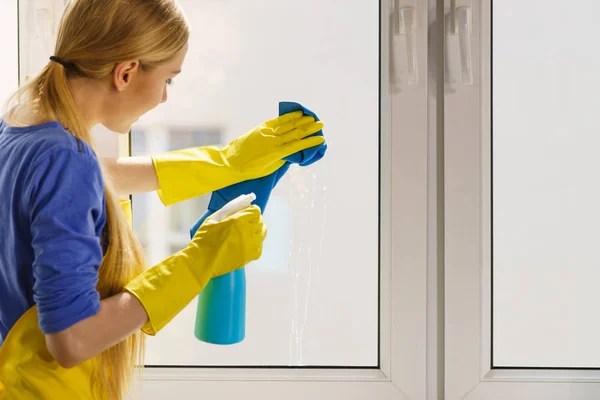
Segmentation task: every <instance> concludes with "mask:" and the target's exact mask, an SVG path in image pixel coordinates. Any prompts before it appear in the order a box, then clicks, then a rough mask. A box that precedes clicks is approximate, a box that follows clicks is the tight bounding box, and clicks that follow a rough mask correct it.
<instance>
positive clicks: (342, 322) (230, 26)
mask: <svg viewBox="0 0 600 400" xmlns="http://www.w3.org/2000/svg"><path fill="white" fill-rule="evenodd" d="M180 3H181V4H182V6H183V8H184V10H185V11H186V13H187V16H188V19H189V21H190V23H191V25H192V29H193V34H192V39H191V43H190V50H189V53H188V56H187V59H186V63H185V64H184V68H183V69H184V72H183V74H182V75H181V76H180V77H177V78H176V79H175V85H174V86H173V87H172V88H169V100H168V102H167V103H165V104H162V105H160V106H159V107H158V108H157V109H156V110H153V111H152V112H150V113H149V114H148V115H146V116H144V117H143V118H142V119H140V121H139V123H138V124H137V125H136V126H135V128H134V130H133V134H132V153H133V155H141V154H152V153H157V152H162V151H166V150H170V149H175V148H181V147H189V146H194V145H206V144H226V143H228V142H229V141H230V140H232V139H234V138H235V137H237V136H239V135H241V134H243V133H244V132H246V131H247V130H249V129H251V128H252V127H254V126H255V125H256V124H258V123H261V122H263V121H265V120H267V119H271V118H274V117H275V116H277V112H278V102H279V101H283V100H288V101H297V102H300V103H302V104H303V105H305V106H307V107H308V108H311V109H313V110H314V111H315V112H317V113H318V115H319V117H321V118H322V119H323V120H324V121H325V123H326V129H325V135H326V137H327V139H328V143H329V149H328V152H327V155H326V156H325V158H324V159H323V160H321V161H320V162H318V163H316V164H314V165H312V166H310V167H297V168H291V170H290V171H289V172H288V173H287V175H286V176H285V177H284V178H283V179H282V180H281V181H280V183H279V184H278V186H277V188H276V189H275V191H274V192H273V194H272V197H271V199H270V201H269V204H268V207H267V210H266V213H265V221H266V223H267V225H268V227H269V235H268V238H267V241H266V243H265V250H264V254H263V257H262V259H261V260H259V261H258V262H255V263H253V264H251V265H249V266H247V268H246V273H247V311H246V312H247V316H246V339H245V340H244V341H243V342H241V343H239V344H236V345H232V346H216V345H210V344H206V343H203V342H201V341H198V340H197V339H196V338H195V337H194V334H193V331H194V319H195V313H196V301H194V302H192V304H190V305H189V306H188V307H187V308H186V310H185V311H184V312H182V313H181V314H180V315H179V316H178V317H176V318H175V320H174V321H173V322H172V323H171V324H170V325H169V326H167V327H166V328H165V329H164V330H163V331H162V332H161V333H160V334H159V335H158V336H156V337H152V338H149V345H148V353H147V358H146V363H147V364H148V365H199V366H202V365H281V366H286V365H293V366H297V365H315V366H326V365H332V366H376V365H377V348H378V343H377V340H378V337H377V331H378V326H377V321H378V218H379V217H378V176H379V163H378V154H379V153H378V146H379V138H378V132H379V120H378V107H379V97H378V96H379V90H378V87H379V65H378V53H379V5H378V3H377V2H375V3H373V2H354V3H352V5H351V6H350V5H349V3H348V2H343V1H327V2H322V1H316V0H312V1H309V2H281V1H276V0H261V1H254V2H242V1H237V2H234V3H231V2H219V1H192V0H184V1H180ZM207 201H208V196H205V197H202V198H199V199H193V200H189V201H187V202H185V203H182V204H177V205H174V206H171V207H167V208H165V207H163V206H162V204H161V203H160V201H159V200H158V197H157V196H156V194H155V193H152V194H147V195H136V196H134V199H133V202H134V210H133V215H134V224H135V230H136V233H137V234H138V236H139V237H140V239H141V240H142V243H143V244H144V247H145V249H146V253H147V263H148V265H153V264H154V263H156V262H158V261H160V260H161V259H163V258H165V257H167V256H168V255H169V254H171V253H172V252H174V251H176V250H178V249H180V248H182V247H184V246H185V245H186V244H187V243H188V242H189V233H188V231H189V228H190V227H191V226H192V225H193V223H194V222H195V221H196V219H197V218H198V217H200V216H201V215H202V213H203V212H204V211H205V209H206V204H207Z"/></svg>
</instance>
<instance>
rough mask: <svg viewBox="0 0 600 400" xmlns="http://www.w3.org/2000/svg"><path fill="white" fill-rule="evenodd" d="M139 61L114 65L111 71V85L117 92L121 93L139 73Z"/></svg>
mask: <svg viewBox="0 0 600 400" xmlns="http://www.w3.org/2000/svg"><path fill="white" fill-rule="evenodd" d="M139 69H140V62H139V61H137V60H136V61H125V62H121V63H118V64H117V65H115V69H114V70H113V83H114V85H115V88H116V89H117V91H118V92H122V91H123V90H125V89H126V88H127V86H129V84H130V82H131V79H132V78H133V76H134V75H136V74H137V73H138V72H139Z"/></svg>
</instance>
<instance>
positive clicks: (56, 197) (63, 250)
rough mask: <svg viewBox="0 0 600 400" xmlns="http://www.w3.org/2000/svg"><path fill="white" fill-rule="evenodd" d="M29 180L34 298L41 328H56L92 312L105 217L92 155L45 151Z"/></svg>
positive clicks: (96, 296) (96, 303)
mask: <svg viewBox="0 0 600 400" xmlns="http://www.w3.org/2000/svg"><path fill="white" fill-rule="evenodd" d="M34 168H35V170H34V174H33V175H32V177H33V178H32V184H31V185H30V207H31V208H30V210H31V214H30V221H31V234H32V247H33V251H34V262H33V276H34V286H33V299H34V301H35V303H36V304H37V307H38V315H39V324H40V328H41V330H42V331H43V332H44V333H46V334H48V333H56V332H60V331H62V330H64V329H67V328H68V327H70V326H72V325H74V324H75V323H77V322H79V321H81V320H83V319H85V318H87V317H90V316H92V315H95V314H96V313H97V312H98V311H99V309H100V298H99V294H98V292H97V290H96V284H97V282H98V269H99V267H100V264H101V262H102V247H101V244H100V233H101V231H102V228H103V226H104V223H105V222H106V213H105V209H104V204H105V203H104V183H103V180H102V174H101V172H100V166H99V164H98V161H97V159H95V158H94V157H92V156H90V155H87V154H84V153H77V152H76V151H73V150H70V149H60V150H56V151H54V152H52V153H51V154H49V155H47V156H45V157H44V158H43V159H42V160H41V161H40V162H38V164H37V165H36V166H35V167H34Z"/></svg>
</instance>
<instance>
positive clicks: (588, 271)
mask: <svg viewBox="0 0 600 400" xmlns="http://www.w3.org/2000/svg"><path fill="white" fill-rule="evenodd" d="M562 5H563V3H559V2H558V1H551V2H548V1H526V2H523V1H518V0H509V1H496V2H494V16H493V19H494V21H493V27H494V32H493V41H494V43H493V88H494V91H493V93H494V94H493V121H494V122H493V171H494V172H493V246H494V247H493V254H494V256H493V262H494V274H493V277H494V282H493V286H494V292H493V293H494V308H493V312H494V325H493V327H494V330H493V334H494V342H493V343H494V365H496V366H516V367H523V366H530V367H600V348H599V347H598V346H597V340H598V336H599V335H600V324H599V323H598V319H597V318H596V314H597V303H598V302H597V297H598V296H597V293H598V288H597V286H598V281H599V280H600V268H598V266H599V265H600V257H599V256H598V252H597V251H595V249H597V247H596V246H597V245H598V243H599V242H600V235H599V233H598V228H597V227H598V225H600V208H599V207H598V202H599V200H600V190H599V188H598V185H597V184H596V181H597V175H598V171H600V162H599V158H598V154H597V153H598V148H600V135H598V123H597V115H598V110H597V108H598V101H597V98H596V97H597V96H596V93H597V92H598V90H600V76H599V75H598V73H597V71H598V69H600V56H599V55H598V53H597V51H595V48H596V47H597V40H596V37H597V28H596V27H597V18H596V16H597V14H598V12H600V4H599V3H598V2H596V1H593V0H577V1H573V2H570V3H569V6H568V7H563V6H562ZM556 349H560V351H555V350H556Z"/></svg>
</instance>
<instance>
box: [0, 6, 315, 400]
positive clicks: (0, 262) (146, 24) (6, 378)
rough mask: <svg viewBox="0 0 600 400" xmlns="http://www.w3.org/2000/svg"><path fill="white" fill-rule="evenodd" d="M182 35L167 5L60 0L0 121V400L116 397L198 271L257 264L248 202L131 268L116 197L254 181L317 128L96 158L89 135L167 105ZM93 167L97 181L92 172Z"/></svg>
mask: <svg viewBox="0 0 600 400" xmlns="http://www.w3.org/2000/svg"><path fill="white" fill-rule="evenodd" d="M188 38H189V28H188V25H187V22H186V20H185V17H184V15H183V13H182V11H181V10H180V9H179V7H178V6H177V4H176V3H175V2H174V1H173V0H127V1H125V0H74V1H72V2H71V3H70V4H69V5H68V7H67V9H66V10H65V14H64V15H63V19H62V21H61V26H60V29H59V33H58V39H57V43H56V48H55V54H54V56H52V57H51V58H50V60H49V62H48V64H47V65H46V66H45V67H44V69H43V70H42V71H41V73H40V74H39V75H38V76H36V77H35V78H33V79H31V80H30V81H29V82H28V83H27V84H26V85H25V86H24V87H23V88H21V89H20V90H19V92H17V93H16V94H15V96H14V97H13V99H12V100H13V101H12V103H14V106H13V107H12V108H10V111H9V112H7V113H6V114H5V116H4V118H3V120H0V221H2V224H0V238H1V239H2V240H0V344H1V346H2V347H0V398H2V399H3V400H9V399H10V400H12V399H21V400H22V399H61V400H62V399H121V398H123V396H124V393H126V391H127V389H128V387H129V383H130V382H131V378H132V371H133V369H134V367H135V366H136V365H139V361H140V355H141V352H142V347H143V346H142V344H143V334H142V332H144V333H146V334H151V335H153V334H156V333H157V332H158V331H159V330H160V329H161V328H163V327H164V326H165V324H167V323H168V322H169V321H170V320H171V319H172V318H173V317H174V316H175V315H176V314H177V313H178V312H180V311H181V310H182V309H183V308H184V307H185V306H186V305H187V304H188V303H189V302H190V301H191V300H192V299H193V298H194V297H195V296H196V295H197V294H198V293H199V292H200V291H201V290H202V288H203V287H204V285H205V284H206V283H207V282H208V281H209V280H210V279H211V278H213V277H216V276H219V275H222V274H225V273H228V272H230V271H233V270H235V269H237V268H240V267H242V266H243V265H245V264H247V263H248V262H250V261H252V260H255V259H257V258H259V257H260V254H261V251H262V243H263V240H264V238H265V234H266V228H265V227H264V225H263V222H262V218H261V215H260V211H259V209H258V208H257V207H254V206H253V207H249V208H248V209H246V210H243V211H241V212H239V213H237V214H235V215H233V216H231V217H229V218H227V219H225V220H224V221H221V222H215V221H212V220H210V219H209V220H207V222H205V223H204V224H203V225H202V226H201V227H200V229H198V231H197V233H196V235H195V236H194V238H193V239H192V240H191V242H190V244H189V245H188V246H187V247H186V248H185V249H183V250H181V251H180V252H178V253H176V254H174V255H172V256H171V257H169V258H167V259H166V260H164V261H163V262H161V263H159V264H157V265H155V266H154V267H152V268H150V269H148V270H147V271H145V268H144V263H143V254H142V249H141V248H140V245H139V243H138V242H137V241H136V239H135V237H134V235H133V233H132V231H131V227H130V224H129V222H128V213H129V209H127V208H125V209H122V208H121V205H122V203H121V202H120V201H119V200H118V197H117V195H116V191H115V188H116V189H118V190H119V192H120V193H135V192H141V191H151V190H158V193H159V196H160V198H161V199H162V201H163V202H164V203H165V204H166V205H168V204H172V203H174V202H178V201H182V200H185V199H189V198H191V197H194V196H199V195H202V194H205V193H208V192H211V191H213V190H217V189H219V188H222V187H225V186H228V185H231V184H234V183H237V182H241V181H245V180H248V179H255V178H258V177H261V176H265V175H268V174H270V173H272V172H274V171H275V170H277V169H278V168H280V167H281V166H282V165H283V161H281V160H282V159H283V158H284V157H286V156H288V155H290V154H293V153H296V152H298V151H301V150H303V149H306V148H310V147H314V146H318V145H320V144H321V143H322V142H323V138H322V137H308V136H310V135H312V134H314V133H316V132H318V131H319V130H321V129H322V123H320V122H315V121H314V119H313V118H312V117H304V116H302V115H301V114H302V113H301V112H300V113H290V114H286V115H283V116H281V117H278V118H276V119H273V120H270V121H267V122H265V123H263V124H261V125H259V126H258V127H256V128H255V129H253V130H251V131H249V132H248V133H246V134H245V135H243V136H241V137H240V138H238V139H236V140H234V141H233V142H231V143H230V144H229V145H227V146H226V147H225V148H222V149H218V148H193V149H184V150H180V151H175V152H171V153H168V154H164V155H160V156H155V157H152V158H147V159H144V158H137V159H134V160H129V161H119V162H114V161H113V162H107V163H106V165H105V167H104V169H103V170H101V168H100V164H99V162H98V159H97V158H96V155H95V153H94V150H93V144H92V142H91V140H90V133H89V132H90V129H91V128H92V127H93V126H94V125H96V124H98V123H101V124H103V125H105V126H106V127H108V128H109V129H111V130H112V131H115V132H119V133H128V132H129V130H130V127H131V125H132V123H133V122H135V121H136V120H137V119H138V118H139V117H140V116H141V115H142V114H144V113H145V112H147V111H149V110H150V109H152V108H154V107H156V106H157V105H158V104H159V103H162V102H165V101H166V100H167V85H168V84H170V83H171V80H172V79H173V78H174V77H175V76H176V75H177V74H178V73H179V72H181V69H182V65H183V62H184V58H185V56H186V53H187V48H188ZM102 171H104V174H103V173H102Z"/></svg>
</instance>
